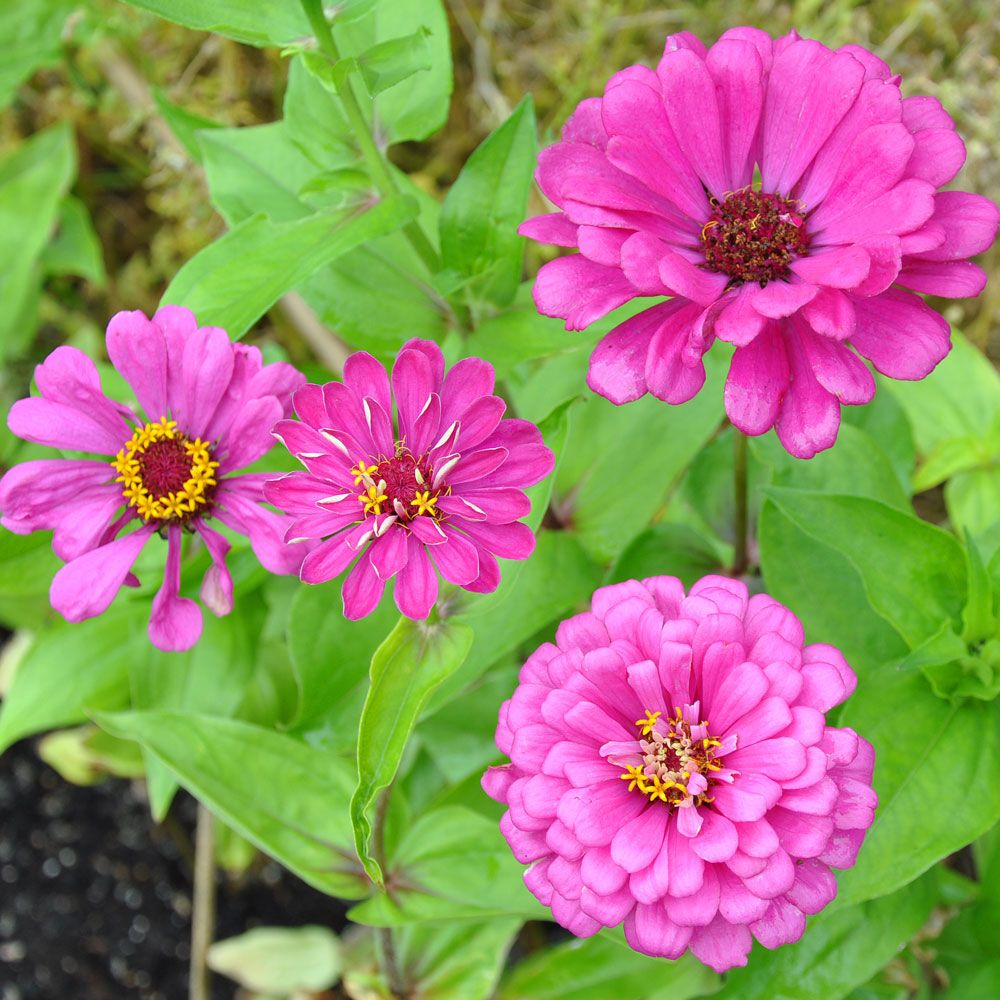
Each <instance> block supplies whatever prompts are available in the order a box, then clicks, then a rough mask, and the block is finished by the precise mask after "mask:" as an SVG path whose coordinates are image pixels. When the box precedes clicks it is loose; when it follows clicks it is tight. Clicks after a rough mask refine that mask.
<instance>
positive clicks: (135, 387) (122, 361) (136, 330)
mask: <svg viewBox="0 0 1000 1000" xmlns="http://www.w3.org/2000/svg"><path fill="white" fill-rule="evenodd" d="M107 348H108V357H109V358H110V359H111V363H112V364H113V365H114V366H115V368H116V369H117V370H118V372H119V374H121V375H122V376H123V377H124V379H125V381H126V382H128V384H129V385H130V386H131V388H132V391H133V392H134V393H135V398H136V401H137V402H138V404H139V406H140V407H142V409H143V411H145V413H146V415H147V416H148V417H149V418H150V419H151V420H159V419H160V417H162V416H165V415H166V413H167V409H168V407H169V397H168V394H167V343H166V341H165V340H164V338H163V331H162V330H161V329H160V328H159V326H157V324H156V323H154V322H153V321H151V320H148V319H146V317H145V315H144V314H143V313H142V312H140V311H139V310H135V311H134V312H119V313H116V314H115V315H114V316H112V317H111V321H110V322H109V323H108V332H107Z"/></svg>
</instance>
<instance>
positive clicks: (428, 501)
mask: <svg viewBox="0 0 1000 1000" xmlns="http://www.w3.org/2000/svg"><path fill="white" fill-rule="evenodd" d="M437 502H438V498H437V496H436V495H435V496H431V491H430V490H424V492H423V493H417V494H416V496H414V498H413V499H412V500H411V501H410V506H411V507H416V508H417V513H418V514H431V515H434V514H437V511H436V510H435V509H434V507H435V505H436V504H437Z"/></svg>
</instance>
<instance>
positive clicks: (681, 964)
mask: <svg viewBox="0 0 1000 1000" xmlns="http://www.w3.org/2000/svg"><path fill="white" fill-rule="evenodd" d="M619 936H620V935H619V933H616V932H611V933H608V934H598V935H597V936H596V937H592V938H585V939H582V940H581V939H575V940H572V941H566V942H564V943H563V944H559V945H556V946H555V947H554V948H546V949H544V950H541V951H538V952H536V953H535V954H533V955H530V956H528V957H527V958H526V959H524V960H522V961H521V962H518V963H517V964H516V965H515V966H514V967H513V969H512V970H511V971H510V972H508V974H507V975H506V976H505V977H504V979H503V982H502V983H501V985H500V990H499V992H498V994H497V1000H566V998H568V997H572V998H573V1000H610V998H611V997H615V998H619V997H621V998H624V997H628V998H630V1000H631V998H641V1000H652V998H653V997H662V998H664V1000H688V998H689V997H697V996H704V995H706V994H709V993H711V992H712V991H713V987H714V986H716V985H717V984H718V983H719V977H718V976H716V975H715V974H714V973H713V972H712V971H711V970H710V969H708V968H706V967H705V966H704V965H702V964H701V962H699V961H698V960H697V959H696V958H695V957H694V956H693V955H690V954H689V955H685V956H684V957H683V958H681V959H678V960H677V961H676V962H670V961H664V960H663V959H662V958H649V957H648V956H646V955H641V954H639V953H638V952H636V951H633V950H632V949H631V948H629V947H627V946H626V945H625V943H624V941H619V940H618V938H619Z"/></svg>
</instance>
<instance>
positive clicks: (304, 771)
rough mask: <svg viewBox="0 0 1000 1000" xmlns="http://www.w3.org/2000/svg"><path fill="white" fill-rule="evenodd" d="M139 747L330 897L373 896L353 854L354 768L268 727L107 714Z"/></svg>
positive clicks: (110, 726) (175, 715)
mask: <svg viewBox="0 0 1000 1000" xmlns="http://www.w3.org/2000/svg"><path fill="white" fill-rule="evenodd" d="M97 721H98V723H99V724H100V725H101V726H102V727H103V728H104V729H106V730H107V731H108V732H110V733H111V734H112V735H114V736H119V737H122V738H124V739H133V740H136V741H138V742H139V743H141V744H142V745H143V747H145V748H146V749H147V750H148V751H149V752H150V753H152V754H154V755H155V756H156V757H157V758H159V759H160V760H161V761H162V762H163V763H164V764H165V765H166V766H167V767H169V768H170V770H171V771H173V773H174V774H175V775H176V777H177V779H178V781H180V783H181V784H182V785H183V786H184V787H185V788H187V789H188V790H189V791H190V792H191V793H192V794H193V795H196V796H197V797H198V798H199V799H200V800H201V801H202V802H203V803H204V804H205V805H206V806H208V808H209V809H211V811H212V812H213V813H215V814H216V815H217V816H219V817H220V818H221V819H223V820H224V821H225V822H226V823H228V824H229V825H230V826H231V827H232V828H233V829H234V830H236V832H237V833H239V834H241V835H242V836H244V837H246V839H247V840H249V841H250V842H251V843H253V844H255V845H256V846H257V847H258V848H259V849H260V850H262V851H264V852H265V853H266V854H269V855H271V856H272V857H273V858H275V859H276V860H278V861H280V862H281V863H282V864H283V865H285V866H286V867H288V868H290V869H291V870H292V871H293V872H295V874H296V875H298V876H299V877H300V878H302V879H304V880H305V881H306V882H308V883H309V884H310V885H312V886H315V887H316V888H317V889H319V890H321V891H322V892H327V893H330V894H331V895H334V896H340V897H342V898H344V899H358V898H360V897H362V896H364V895H365V894H366V893H367V892H368V890H369V888H370V885H369V882H368V879H367V878H366V877H365V875H364V872H363V871H362V870H361V867H360V865H359V864H358V861H357V859H356V858H355V857H354V854H353V851H352V850H351V848H350V846H349V845H350V843H351V823H350V816H349V813H348V800H349V797H350V794H351V788H352V786H353V779H352V776H351V768H350V767H349V766H348V764H347V763H345V762H344V761H343V760H342V759H341V758H339V757H335V756H333V755H332V754H328V753H323V752H322V751H319V750H314V749H313V748H312V747H309V746H307V745H306V744H305V743H303V742H301V741H300V740H297V739H295V738H293V737H291V736H286V735H284V734H282V733H276V732H274V731H273V730H270V729H264V728H263V727H261V726H254V725H250V724H249V723H246V722H238V721H236V720H233V719H222V718H217V717H215V716H207V715H184V714H181V713H179V712H123V713H118V714H108V713H100V714H97Z"/></svg>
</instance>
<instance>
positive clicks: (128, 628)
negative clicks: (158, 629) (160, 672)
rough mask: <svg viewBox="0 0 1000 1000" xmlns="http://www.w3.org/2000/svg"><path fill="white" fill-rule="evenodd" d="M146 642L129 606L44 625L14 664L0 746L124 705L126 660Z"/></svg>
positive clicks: (142, 622) (0, 717) (141, 621)
mask: <svg viewBox="0 0 1000 1000" xmlns="http://www.w3.org/2000/svg"><path fill="white" fill-rule="evenodd" d="M147 615H148V612H147ZM148 644H149V640H148V638H147V637H146V617H144V616H142V615H139V614H137V613H136V611H135V609H129V608H121V609H113V610H111V611H107V612H105V613H104V614H103V615H101V617H100V618H92V619H91V620H90V621H86V622H82V623H80V624H64V623H58V624H53V625H50V626H49V627H48V628H47V629H46V630H45V631H43V632H42V633H40V634H39V636H38V637H37V638H36V639H35V641H34V643H32V645H31V648H30V649H29V650H28V652H27V654H26V655H25V657H24V659H23V660H22V661H21V662H20V663H19V664H18V668H17V672H16V673H15V675H14V683H13V685H12V686H11V688H10V690H9V691H8V692H7V696H6V698H5V699H4V702H3V708H2V709H0V752H2V751H4V750H6V749H7V747H9V746H10V745H11V744H12V743H15V742H16V741H17V740H19V739H21V738H22V737H24V736H31V735H33V734H34V733H40V732H43V731H44V730H47V729H55V728H57V727H59V726H71V725H75V724H76V723H79V722H84V721H86V719H87V716H88V715H89V714H90V713H91V712H92V711H95V710H108V709H116V708H122V707H124V706H125V705H127V704H128V700H129V689H128V671H129V663H130V662H131V661H132V660H134V659H135V658H136V657H137V656H139V655H141V653H142V652H143V651H144V650H145V648H146V647H147V646H148Z"/></svg>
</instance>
